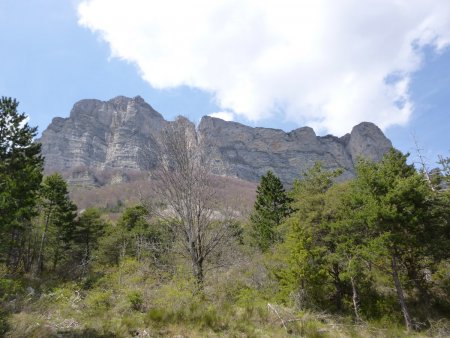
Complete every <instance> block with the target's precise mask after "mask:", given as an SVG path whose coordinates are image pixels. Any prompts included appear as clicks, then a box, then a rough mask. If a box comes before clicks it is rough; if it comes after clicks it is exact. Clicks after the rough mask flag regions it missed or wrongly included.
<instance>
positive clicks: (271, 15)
mask: <svg viewBox="0 0 450 338" xmlns="http://www.w3.org/2000/svg"><path fill="white" fill-rule="evenodd" d="M78 12H79V23H80V25H82V26H85V27H87V28H89V29H90V30H92V31H93V32H96V33H98V34H99V35H100V36H101V38H102V39H104V40H105V41H106V42H108V43H109V45H110V48H111V53H112V56H113V57H118V58H121V59H124V60H127V61H129V62H133V63H135V64H136V65H137V66H138V67H139V70H140V72H141V75H142V77H143V79H145V80H146V81H147V82H148V83H149V84H151V85H152V86H153V87H156V88H161V89H162V88H173V87H177V86H180V85H187V86H192V87H196V88H199V89H202V90H205V91H208V92H210V93H211V94H213V95H214V98H215V100H216V102H217V104H218V105H219V106H220V107H221V108H222V109H223V110H226V111H232V112H234V113H235V114H236V115H241V116H244V117H245V118H247V119H249V120H251V121H258V120H261V119H265V118H270V117H277V118H282V119H283V120H288V121H292V122H294V123H297V124H298V125H310V126H312V127H314V128H317V129H318V130H319V131H327V132H332V133H334V134H338V135H341V134H343V133H345V132H347V131H348V130H349V129H350V128H351V126H353V125H355V124H356V123H358V122H361V121H372V122H375V123H377V124H378V125H379V126H381V127H382V128H386V127H388V126H390V125H395V124H400V125H402V124H405V123H407V122H408V120H409V118H410V116H411V113H412V111H413V108H414V103H413V101H412V99H411V97H410V95H409V84H410V80H411V75H412V74H413V73H414V72H415V71H417V70H418V69H419V68H420V67H421V63H422V61H423V48H424V47H426V46H429V47H431V48H433V49H434V50H435V51H436V52H440V51H442V50H443V49H444V48H446V47H447V46H448V45H449V43H450V1H448V0H430V1H423V0H397V1H392V0H366V1H360V0H341V1H335V0H314V1H311V0H276V1H275V0H214V1H210V0H190V1H185V0H164V1H156V0H83V1H82V2H81V3H80V5H79V7H78Z"/></svg>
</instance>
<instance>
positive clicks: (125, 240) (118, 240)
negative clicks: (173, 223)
mask: <svg viewBox="0 0 450 338" xmlns="http://www.w3.org/2000/svg"><path fill="white" fill-rule="evenodd" d="M173 240H174V238H173V234H172V233H171V231H170V228H169V227H168V226H166V225H164V224H163V223H162V222H161V221H152V222H149V220H148V212H147V211H146V209H145V208H144V207H142V206H140V205H138V206H134V207H129V208H127V209H125V211H124V213H123V214H122V217H121V218H120V219H119V220H118V222H117V224H110V225H109V226H108V227H107V228H105V235H104V236H103V237H102V238H101V239H100V242H99V250H98V259H99V261H100V262H102V263H107V264H119V262H120V260H121V259H122V258H124V257H125V256H128V257H134V258H136V259H137V260H138V261H140V260H142V259H144V258H150V259H151V260H152V261H153V262H154V263H162V262H163V261H164V260H165V259H168V251H169V248H170V247H171V245H172V243H173Z"/></svg>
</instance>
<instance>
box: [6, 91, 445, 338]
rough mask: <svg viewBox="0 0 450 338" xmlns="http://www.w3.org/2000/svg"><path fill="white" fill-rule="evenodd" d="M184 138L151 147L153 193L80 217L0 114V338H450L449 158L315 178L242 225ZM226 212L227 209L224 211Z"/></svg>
mask: <svg viewBox="0 0 450 338" xmlns="http://www.w3.org/2000/svg"><path fill="white" fill-rule="evenodd" d="M189 128H190V127H189V124H188V123H187V121H186V120H185V119H183V118H179V119H177V120H176V123H173V124H171V125H170V127H168V128H167V129H166V130H164V131H163V132H162V133H161V137H160V143H159V145H158V147H157V149H156V150H155V151H156V152H157V155H158V158H159V165H158V167H157V168H156V169H155V170H154V171H153V173H151V176H152V177H151V179H152V182H154V184H152V191H151V193H150V192H148V194H147V195H145V193H146V192H145V191H144V192H141V191H139V192H138V191H136V194H139V195H142V196H140V198H139V200H140V203H138V204H133V205H127V204H126V203H124V205H122V206H121V210H120V211H121V215H120V217H119V219H118V220H114V221H113V220H111V219H110V218H108V215H107V213H106V212H105V211H104V210H101V209H98V208H87V209H84V210H79V209H78V208H77V206H76V204H75V203H74V202H73V201H72V200H71V198H70V187H69V186H68V184H67V183H66V181H65V180H64V178H63V177H62V176H61V175H60V174H58V173H53V174H50V175H44V171H43V164H44V159H43V158H42V156H41V148H40V147H41V146H40V144H39V143H35V142H34V141H33V140H34V138H35V137H36V135H37V128H36V127H31V126H30V125H29V124H28V123H27V117H26V115H25V114H23V113H19V112H18V102H17V101H16V100H14V99H11V98H5V97H4V98H2V99H1V101H0V336H5V337H166V336H169V337H175V336H176V337H222V336H225V337H285V336H286V337H289V336H293V337H402V336H413V337H414V336H416V337H446V336H450V250H449V248H450V189H449V184H450V158H449V157H445V156H442V157H440V158H439V159H437V162H438V163H437V164H436V167H437V168H436V169H433V170H431V171H427V170H425V169H423V168H421V169H416V168H415V167H414V165H412V164H409V162H408V154H402V153H401V152H399V151H398V150H395V149H391V151H389V152H388V153H387V154H385V156H384V158H383V159H382V161H381V162H378V163H375V162H371V161H368V160H366V159H364V158H361V159H360V160H359V162H358V163H357V165H356V176H355V178H354V179H352V180H350V181H343V180H341V179H340V175H341V171H340V170H335V171H328V170H326V169H325V168H323V167H322V165H321V164H320V163H316V164H315V165H314V166H313V167H312V168H311V169H309V170H308V171H306V172H303V173H299V177H298V179H297V180H296V181H295V182H294V183H293V184H292V186H290V187H283V184H282V183H281V181H280V179H279V178H278V177H277V176H276V175H275V174H274V173H273V172H271V171H268V172H267V174H266V175H264V176H263V177H261V180H260V182H259V185H258V187H257V191H256V199H255V202H254V207H253V210H251V212H250V213H249V214H243V213H241V212H239V208H237V207H236V206H235V205H233V204H232V203H228V202H225V201H223V200H220V198H217V193H216V189H215V184H214V182H215V181H214V177H213V175H211V171H210V167H209V165H208V163H206V162H205V157H204V156H203V154H202V153H201V152H200V151H199V147H197V144H196V142H195V141H193V140H192V138H191V137H190V133H191V130H190V129H189ZM236 201H237V202H238V201H239V199H238V198H236Z"/></svg>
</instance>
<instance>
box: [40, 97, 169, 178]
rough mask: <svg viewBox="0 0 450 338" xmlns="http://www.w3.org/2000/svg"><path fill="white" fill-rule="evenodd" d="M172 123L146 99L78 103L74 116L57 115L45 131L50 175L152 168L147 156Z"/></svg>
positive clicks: (42, 141)
mask: <svg viewBox="0 0 450 338" xmlns="http://www.w3.org/2000/svg"><path fill="white" fill-rule="evenodd" d="M166 123H167V122H166V121H165V120H164V118H163V117H162V115H161V114H159V113H158V112H157V111H155V110H154V109H153V108H152V107H151V106H150V105H148V104H147V103H146V102H145V101H144V100H143V99H142V98H141V97H139V96H138V97H135V98H132V99H130V98H126V97H123V96H119V97H116V98H114V99H112V100H109V101H107V102H102V101H99V100H82V101H79V102H77V103H76V104H75V105H74V107H73V109H72V111H71V112H70V117H68V118H60V117H56V118H54V119H53V121H52V123H51V124H50V125H49V126H48V128H47V129H46V130H45V131H44V132H43V133H42V137H41V139H40V140H39V142H41V143H42V153H43V155H44V156H45V167H46V170H47V171H54V170H57V171H67V170H74V169H76V168H80V167H81V168H95V169H105V168H123V169H150V168H152V167H153V166H154V165H155V163H156V162H155V158H154V156H152V154H151V153H148V152H146V151H145V150H146V149H148V148H147V146H148V145H150V146H151V145H153V144H154V143H155V137H156V135H157V134H158V132H159V130H160V129H161V128H163V127H164V125H165V124H166Z"/></svg>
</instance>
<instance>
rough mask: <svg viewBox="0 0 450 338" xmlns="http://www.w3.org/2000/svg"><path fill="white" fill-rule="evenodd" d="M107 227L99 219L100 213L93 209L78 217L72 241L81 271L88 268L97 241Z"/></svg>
mask: <svg viewBox="0 0 450 338" xmlns="http://www.w3.org/2000/svg"><path fill="white" fill-rule="evenodd" d="M107 226H108V223H107V222H106V221H105V220H104V219H103V218H102V217H101V213H100V211H99V210H98V209H95V208H89V209H86V210H84V211H83V212H82V214H81V215H80V216H79V217H78V220H77V222H76V226H75V230H74V233H73V240H74V244H75V251H76V256H77V260H78V263H79V264H80V265H81V267H82V270H83V271H85V270H86V268H87V267H88V265H89V263H90V261H91V259H92V254H93V252H94V251H95V250H96V249H97V248H98V241H99V240H100V238H101V237H102V236H103V234H104V231H105V228H106V227H107Z"/></svg>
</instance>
